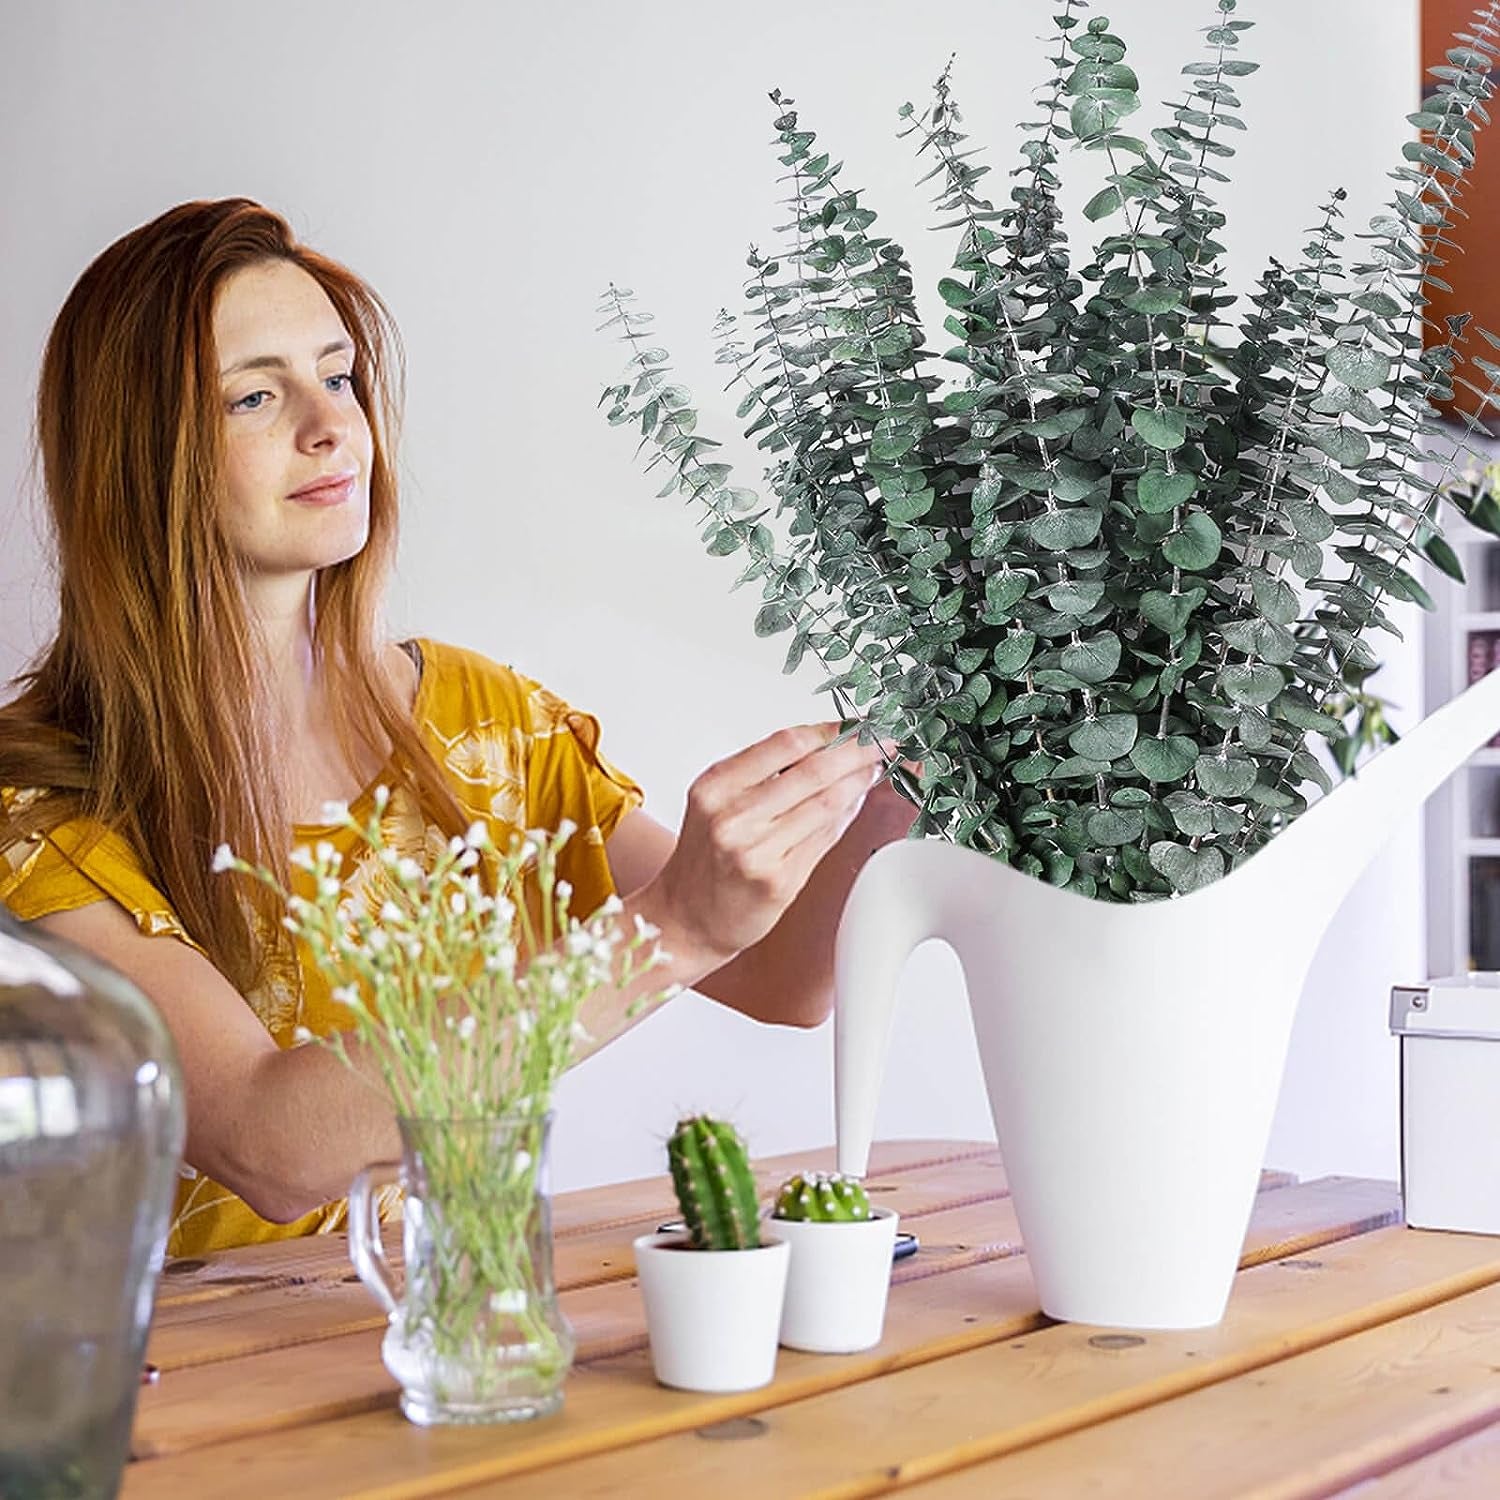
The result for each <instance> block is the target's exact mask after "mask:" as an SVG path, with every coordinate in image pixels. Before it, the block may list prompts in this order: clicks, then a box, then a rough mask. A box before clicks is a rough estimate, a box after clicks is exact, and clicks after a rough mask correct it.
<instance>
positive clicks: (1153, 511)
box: [1136, 469, 1198, 515]
mask: <svg viewBox="0 0 1500 1500" xmlns="http://www.w3.org/2000/svg"><path fill="white" fill-rule="evenodd" d="M1197 490H1198V479H1197V476H1196V475H1194V474H1189V473H1186V472H1183V471H1181V470H1179V471H1178V472H1177V473H1175V474H1168V473H1167V472H1166V470H1164V469H1147V470H1146V472H1145V473H1144V474H1142V475H1141V477H1140V479H1138V480H1137V481H1136V503H1137V504H1138V505H1139V506H1140V508H1141V509H1142V510H1143V511H1145V512H1146V514H1147V515H1159V514H1160V513H1161V512H1163V511H1169V510H1176V509H1177V507H1178V506H1179V505H1183V504H1185V503H1186V502H1187V501H1189V500H1191V499H1192V498H1193V496H1194V494H1196V493H1197Z"/></svg>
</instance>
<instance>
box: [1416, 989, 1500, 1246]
mask: <svg viewBox="0 0 1500 1500" xmlns="http://www.w3.org/2000/svg"><path fill="white" fill-rule="evenodd" d="M1391 1031H1392V1032H1393V1033H1394V1034H1395V1035H1396V1036H1397V1037H1399V1038H1400V1045H1401V1197H1402V1202H1403V1204H1404V1205H1405V1210H1406V1222H1407V1223H1408V1224H1409V1225H1410V1226H1411V1227H1412V1228H1413V1229H1458V1230H1465V1231H1467V1232H1470V1233H1474V1234H1500V974H1465V975H1460V976H1459V977H1457V978H1454V979H1432V980H1429V981H1428V982H1427V983H1426V984H1425V985H1399V986H1397V987H1396V988H1395V989H1393V990H1392V991H1391Z"/></svg>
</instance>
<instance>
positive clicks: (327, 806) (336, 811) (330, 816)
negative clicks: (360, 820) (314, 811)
mask: <svg viewBox="0 0 1500 1500" xmlns="http://www.w3.org/2000/svg"><path fill="white" fill-rule="evenodd" d="M348 820H349V804H348V803H347V802H325V803H324V804H323V806H322V808H321V809H320V810H319V812H318V821H319V822H320V823H346V822H348Z"/></svg>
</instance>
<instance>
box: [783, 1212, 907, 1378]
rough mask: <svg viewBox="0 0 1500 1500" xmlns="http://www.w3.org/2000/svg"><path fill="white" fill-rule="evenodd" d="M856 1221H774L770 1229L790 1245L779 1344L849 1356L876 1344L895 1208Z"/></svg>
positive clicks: (893, 1236) (882, 1315) (888, 1279)
mask: <svg viewBox="0 0 1500 1500" xmlns="http://www.w3.org/2000/svg"><path fill="white" fill-rule="evenodd" d="M870 1215H871V1216H870V1217H869V1218H868V1219H863V1220H860V1221H858V1222H854V1223H839V1224H829V1223H817V1222H814V1221H811V1220H797V1219H772V1220H771V1221H770V1223H771V1228H772V1229H773V1230H774V1232H775V1233H776V1234H778V1235H780V1236H781V1237H782V1238H783V1239H784V1240H786V1242H787V1244H788V1245H790V1246H791V1251H792V1264H791V1269H790V1270H789V1271H788V1273H787V1282H786V1303H785V1305H784V1306H783V1307H782V1310H781V1342H782V1343H783V1344H785V1345H786V1347H787V1348H788V1349H806V1350H808V1351H809V1352H810V1353H813V1354H853V1353H855V1352H856V1351H857V1350H859V1349H871V1348H873V1347H874V1346H875V1345H876V1344H878V1343H879V1342H880V1335H881V1332H882V1330H883V1329H884V1327H885V1303H886V1295H887V1293H889V1291H890V1289H891V1254H892V1252H893V1251H894V1250H895V1248H896V1214H895V1212H894V1211H893V1210H891V1209H889V1208H874V1209H871V1210H870Z"/></svg>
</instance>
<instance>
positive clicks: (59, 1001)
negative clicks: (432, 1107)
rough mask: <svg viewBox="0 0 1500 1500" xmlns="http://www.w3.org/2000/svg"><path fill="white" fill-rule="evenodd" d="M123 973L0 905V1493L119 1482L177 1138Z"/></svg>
mask: <svg viewBox="0 0 1500 1500" xmlns="http://www.w3.org/2000/svg"><path fill="white" fill-rule="evenodd" d="M183 1129H184V1117H183V1095H182V1084H181V1080H180V1076H179V1074H178V1070H177V1059H176V1054H175V1053H174V1051H173V1049H172V1044H171V1040H170V1038H169V1037H168V1035H167V1030H166V1027H165V1026H164V1025H163V1023H162V1021H161V1018H160V1017H159V1016H158V1015H157V1014H156V1012H155V1011H154V1010H153V1009H152V1008H151V1006H150V1004H149V1003H148V1002H147V1000H146V998H145V997H144V996H143V995H142V994H141V993H140V991H139V990H137V989H136V988H135V987H134V986H133V985H132V984H130V983H129V982H128V981H126V980H125V979H124V978H123V977H121V976H120V975H118V974H116V973H115V972H114V971H113V970H112V969H109V968H106V967H105V966H104V965H103V964H101V963H98V962H97V961H95V960H93V959H91V958H89V957H88V956H87V955H86V954H84V953H83V952H82V951H81V950H79V949H77V948H75V947H73V946H72V945H71V944H68V943H64V942H62V941H61V940H60V939H58V938H55V937H52V936H50V935H47V934H42V933H37V932H35V931H33V930H32V929H29V928H26V927H23V926H22V924H21V923H19V922H18V921H16V920H15V919H14V918H13V917H12V916H11V915H10V914H9V913H8V912H7V911H6V910H5V908H4V907H3V906H0V1495H3V1496H5V1497H6V1500H85V1497H87V1500H100V1497H104V1500H108V1497H109V1496H112V1495H114V1494H115V1493H116V1491H117V1489H118V1488H119V1483H120V1474H121V1471H122V1469H123V1468H124V1464H125V1460H126V1456H127V1454H128V1451H129V1446H130V1424H131V1421H132V1420H133V1418H134V1415H135V1402H136V1394H137V1392H138V1391H139V1390H140V1384H141V1360H142V1356H143V1354H144V1353H145V1345H146V1332H147V1328H148V1325H149V1324H150V1321H151V1308H152V1300H153V1297H154V1294H155V1290H156V1283H157V1276H158V1274H159V1272H160V1271H161V1265H162V1256H163V1253H164V1251H165V1249H166V1240H167V1221H168V1216H169V1214H170V1212H171V1207H172V1197H173V1190H174V1188H175V1186H176V1181H177V1164H178V1158H179V1156H180V1154H181V1151H182V1143H183Z"/></svg>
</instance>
